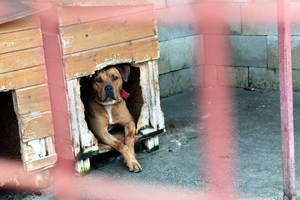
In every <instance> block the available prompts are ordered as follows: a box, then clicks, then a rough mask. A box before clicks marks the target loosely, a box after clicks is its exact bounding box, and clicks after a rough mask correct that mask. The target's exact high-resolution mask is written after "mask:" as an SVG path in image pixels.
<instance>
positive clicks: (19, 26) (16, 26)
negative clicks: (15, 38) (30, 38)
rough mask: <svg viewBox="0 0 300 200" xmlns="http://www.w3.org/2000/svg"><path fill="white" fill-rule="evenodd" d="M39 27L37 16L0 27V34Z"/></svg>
mask: <svg viewBox="0 0 300 200" xmlns="http://www.w3.org/2000/svg"><path fill="white" fill-rule="evenodd" d="M38 27H40V20H39V18H38V16H37V15H34V16H30V17H25V18H22V19H19V20H16V21H13V22H8V23H4V24H1V25H0V34H1V33H9V32H15V31H21V30H26V29H33V28H38Z"/></svg>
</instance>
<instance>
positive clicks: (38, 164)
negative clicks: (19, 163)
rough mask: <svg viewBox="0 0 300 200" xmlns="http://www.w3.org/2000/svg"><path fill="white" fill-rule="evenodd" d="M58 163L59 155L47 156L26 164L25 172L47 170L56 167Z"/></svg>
mask: <svg viewBox="0 0 300 200" xmlns="http://www.w3.org/2000/svg"><path fill="white" fill-rule="evenodd" d="M56 161H57V155H56V154H52V155H49V156H46V157H44V158H41V159H38V160H33V161H30V162H26V163H25V170H26V171H36V170H41V169H47V168H50V167H52V166H54V165H55V163H56Z"/></svg>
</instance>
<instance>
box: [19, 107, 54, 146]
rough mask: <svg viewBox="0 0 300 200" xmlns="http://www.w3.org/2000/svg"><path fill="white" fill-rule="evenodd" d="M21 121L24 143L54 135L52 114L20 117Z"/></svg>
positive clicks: (20, 126)
mask: <svg viewBox="0 0 300 200" xmlns="http://www.w3.org/2000/svg"><path fill="white" fill-rule="evenodd" d="M19 120H20V122H19V128H20V130H21V137H22V141H23V142H27V141H30V140H36V139H40V138H44V137H48V136H53V135H54V131H53V123H52V114H51V112H45V113H42V114H37V115H25V116H20V117H19Z"/></svg>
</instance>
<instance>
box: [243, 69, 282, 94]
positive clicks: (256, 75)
mask: <svg viewBox="0 0 300 200" xmlns="http://www.w3.org/2000/svg"><path fill="white" fill-rule="evenodd" d="M249 87H253V88H259V89H272V90H278V89H279V75H278V70H276V69H268V68H256V67H250V68H249Z"/></svg>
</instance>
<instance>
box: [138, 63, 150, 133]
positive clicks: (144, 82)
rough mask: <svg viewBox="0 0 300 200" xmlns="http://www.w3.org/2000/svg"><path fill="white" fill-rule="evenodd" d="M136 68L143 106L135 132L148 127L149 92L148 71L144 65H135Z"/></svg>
mask: <svg viewBox="0 0 300 200" xmlns="http://www.w3.org/2000/svg"><path fill="white" fill-rule="evenodd" d="M136 67H139V69H140V86H141V90H142V97H143V101H144V103H143V106H142V108H141V113H140V117H139V119H138V122H137V129H136V130H137V131H139V130H141V129H143V128H145V127H149V126H150V124H149V99H150V96H149V92H148V87H149V84H148V70H147V67H146V66H145V63H140V64H137V65H136Z"/></svg>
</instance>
